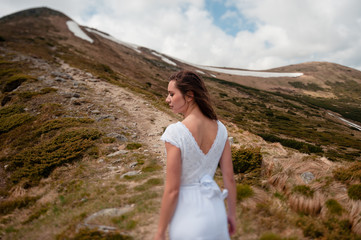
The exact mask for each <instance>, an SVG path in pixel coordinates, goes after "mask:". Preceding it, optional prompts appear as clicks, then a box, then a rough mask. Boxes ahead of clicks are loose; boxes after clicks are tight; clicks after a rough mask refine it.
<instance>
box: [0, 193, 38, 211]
mask: <svg viewBox="0 0 361 240" xmlns="http://www.w3.org/2000/svg"><path fill="white" fill-rule="evenodd" d="M38 199H39V198H38V197H21V198H16V199H13V200H5V201H2V202H0V214H9V213H11V212H12V211H14V210H15V209H17V208H25V207H27V206H29V205H31V204H33V203H34V202H36V201H37V200H38Z"/></svg>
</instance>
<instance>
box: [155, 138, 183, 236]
mask: <svg viewBox="0 0 361 240" xmlns="http://www.w3.org/2000/svg"><path fill="white" fill-rule="evenodd" d="M165 147H166V151H167V172H166V179H165V187H164V193H163V198H162V206H161V208H160V219H159V224H158V230H157V233H156V236H155V238H154V239H155V240H163V239H165V233H166V230H167V227H168V224H169V222H170V220H171V218H172V216H173V214H174V211H175V208H176V206H177V202H178V194H179V187H180V177H181V171H182V168H181V166H182V161H181V151H180V149H179V148H177V147H175V146H174V145H172V144H170V143H168V142H166V143H165Z"/></svg>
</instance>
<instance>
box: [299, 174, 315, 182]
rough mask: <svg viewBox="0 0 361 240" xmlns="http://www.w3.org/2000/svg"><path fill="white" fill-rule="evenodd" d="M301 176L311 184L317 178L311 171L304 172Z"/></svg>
mask: <svg viewBox="0 0 361 240" xmlns="http://www.w3.org/2000/svg"><path fill="white" fill-rule="evenodd" d="M301 178H302V180H303V182H304V183H306V184H309V183H310V182H312V181H313V180H314V179H315V176H314V175H313V173H311V172H304V173H302V174H301Z"/></svg>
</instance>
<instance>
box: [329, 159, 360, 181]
mask: <svg viewBox="0 0 361 240" xmlns="http://www.w3.org/2000/svg"><path fill="white" fill-rule="evenodd" d="M333 175H334V177H335V179H336V180H338V181H341V182H346V181H349V180H353V179H354V180H361V162H355V163H353V164H352V165H351V166H350V167H348V168H344V167H341V168H337V169H336V170H334V171H333Z"/></svg>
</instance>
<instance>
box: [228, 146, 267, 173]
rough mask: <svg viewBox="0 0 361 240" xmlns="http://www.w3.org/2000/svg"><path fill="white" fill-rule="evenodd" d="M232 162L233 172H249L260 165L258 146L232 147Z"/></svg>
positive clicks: (260, 156) (260, 157)
mask: <svg viewBox="0 0 361 240" xmlns="http://www.w3.org/2000/svg"><path fill="white" fill-rule="evenodd" d="M232 162H233V170H234V173H235V174H238V173H249V172H251V171H253V170H256V169H259V168H260V167H261V165H262V155H261V152H260V148H239V149H237V148H235V147H233V148H232Z"/></svg>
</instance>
